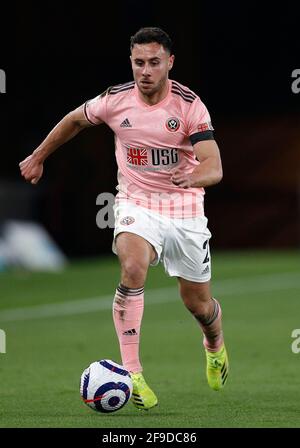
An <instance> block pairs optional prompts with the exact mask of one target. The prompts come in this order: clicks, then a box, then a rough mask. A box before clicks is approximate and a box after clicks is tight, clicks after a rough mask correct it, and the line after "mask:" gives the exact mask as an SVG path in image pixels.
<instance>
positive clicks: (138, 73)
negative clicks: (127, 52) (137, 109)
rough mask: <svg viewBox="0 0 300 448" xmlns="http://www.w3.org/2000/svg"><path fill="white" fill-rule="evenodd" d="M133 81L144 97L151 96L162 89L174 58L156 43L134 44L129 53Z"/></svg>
mask: <svg viewBox="0 0 300 448" xmlns="http://www.w3.org/2000/svg"><path fill="white" fill-rule="evenodd" d="M130 59H131V65H132V71H133V77H134V80H135V82H136V84H137V86H138V88H139V90H140V92H141V93H142V94H143V95H145V96H152V95H154V94H155V93H157V92H160V91H162V90H163V89H164V87H165V85H166V81H167V79H168V73H169V70H171V68H172V66H173V62H174V56H173V55H172V56H170V54H169V53H168V52H167V51H166V50H165V49H164V47H163V46H162V45H160V44H158V43H157V42H152V43H150V44H135V45H134V47H133V48H132V51H131V56H130Z"/></svg>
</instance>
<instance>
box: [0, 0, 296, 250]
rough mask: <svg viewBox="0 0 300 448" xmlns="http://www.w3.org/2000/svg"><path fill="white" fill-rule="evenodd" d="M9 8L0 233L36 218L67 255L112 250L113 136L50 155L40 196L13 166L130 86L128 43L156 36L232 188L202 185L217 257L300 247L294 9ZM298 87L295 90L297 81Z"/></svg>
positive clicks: (4, 17) (100, 131) (4, 30)
mask: <svg viewBox="0 0 300 448" xmlns="http://www.w3.org/2000/svg"><path fill="white" fill-rule="evenodd" d="M6 8H7V12H6V11H4V9H3V10H2V12H3V14H1V18H0V25H1V34H0V38H1V47H0V48H1V54H0V68H1V69H3V70H5V72H6V76H7V93H6V94H0V114H1V133H0V146H1V163H0V177H1V181H0V223H3V222H4V221H5V220H7V219H9V218H17V219H33V220H37V221H39V222H41V223H42V224H43V225H44V226H45V227H46V228H47V230H48V231H49V232H50V234H51V235H52V236H53V237H54V238H55V240H56V241H57V242H58V244H59V245H60V247H61V248H62V249H63V250H64V252H65V253H66V254H67V255H69V256H72V257H75V256H76V257H77V256H93V255H98V254H101V253H104V252H109V251H110V247H111V238H112V230H109V229H108V230H99V229H98V228H97V226H96V221H95V220H96V214H97V212H98V210H99V206H97V205H96V197H97V195H98V194H99V193H101V192H112V193H115V185H116V163H115V158H114V145H113V143H114V142H113V134H112V132H111V131H110V130H109V129H108V128H107V127H106V126H99V127H96V128H93V129H88V130H85V131H83V132H82V133H81V134H80V135H78V136H77V137H75V138H74V139H73V140H72V141H71V142H68V143H67V144H65V145H64V146H63V147H62V148H60V149H59V150H58V151H57V152H56V153H55V154H53V155H52V156H51V157H50V158H49V159H48V160H47V161H46V164H45V174H44V177H43V178H42V180H41V181H40V183H39V185H38V186H35V187H33V186H31V185H27V184H25V183H24V182H23V181H22V179H21V178H20V174H19V169H18V163H19V161H20V160H22V159H23V158H25V157H26V156H27V155H29V154H30V153H31V152H32V151H33V150H34V149H35V148H36V147H37V146H38V145H39V143H40V142H41V141H42V139H43V138H45V136H46V135H47V133H48V132H49V131H50V130H51V129H52V127H53V126H54V125H55V124H56V123H57V122H58V121H59V120H60V119H61V118H62V117H63V116H64V115H65V114H66V113H68V112H69V111H70V110H72V109H74V108H75V107H77V106H79V105H80V104H82V103H83V102H84V101H86V100H87V99H89V98H92V97H94V96H96V95H98V94H99V93H101V92H102V91H103V90H105V89H106V88H107V87H108V86H110V85H114V84H118V83H123V82H127V81H130V80H131V79H132V75H131V67H130V63H129V39H130V36H131V35H132V34H134V33H135V32H136V31H137V30H138V29H139V28H140V27H142V26H159V27H162V28H163V29H164V30H165V31H167V32H168V33H169V34H170V36H171V37H172V39H173V41H174V52H175V56H176V61H175V66H174V68H173V70H172V72H171V74H170V77H171V78H172V79H176V80H178V81H179V82H181V83H182V84H185V85H187V86H188V87H189V88H191V89H192V90H193V91H195V92H196V93H197V94H198V95H199V96H200V97H201V99H202V100H203V102H204V103H205V104H206V106H207V108H208V110H209V112H210V114H211V116H212V121H213V125H214V128H215V130H216V140H217V142H218V144H219V147H220V150H221V155H222V160H223V168H224V179H223V181H222V183H221V184H219V185H217V186H214V187H211V188H209V189H207V194H206V215H207V217H208V219H209V227H210V230H211V231H212V233H213V240H212V244H213V246H214V247H215V248H220V249H236V248H249V247H251V248H275V247H277V248H278V247H281V248H293V247H299V244H300V196H299V194H300V181H299V177H300V176H299V173H300V126H299V125H300V120H299V117H300V112H299V111H300V109H299V104H300V93H299V94H295V93H293V92H292V89H291V85H292V82H293V81H294V79H293V78H292V71H293V70H294V69H297V68H299V69H300V38H299V23H300V22H299V19H300V14H299V10H300V8H299V6H298V5H297V3H296V2H295V3H292V2H290V3H289V2H284V3H281V4H278V5H274V4H272V3H264V2H255V1H252V2H237V1H234V2H203V1H200V0H199V1H193V2H191V1H185V2H181V3H173V2H163V1H161V2H145V3H144V2H141V1H139V2H138V1H120V2H119V1H114V0H112V1H111V2H106V3H103V2H100V1H99V2H80V3H78V4H68V3H65V2H60V3H55V2H47V3H37V2H30V1H27V2H24V3H21V2H19V3H18V2H15V3H12V4H11V5H10V6H9V8H8V7H6ZM299 85H300V84H299Z"/></svg>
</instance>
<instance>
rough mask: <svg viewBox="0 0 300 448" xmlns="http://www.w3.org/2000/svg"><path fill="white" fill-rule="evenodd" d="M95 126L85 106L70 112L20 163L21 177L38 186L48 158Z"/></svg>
mask: <svg viewBox="0 0 300 448" xmlns="http://www.w3.org/2000/svg"><path fill="white" fill-rule="evenodd" d="M90 126H93V124H92V123H91V122H90V121H88V120H87V118H86V115H85V113H84V105H82V106H79V107H78V108H77V109H75V110H73V111H71V112H69V113H68V114H67V115H66V116H65V117H64V118H63V119H62V120H61V121H60V122H59V123H58V124H57V125H56V126H55V127H54V128H53V129H52V131H51V132H50V133H49V134H48V135H47V137H46V138H45V140H43V142H42V143H41V144H40V145H39V146H38V147H37V148H36V149H35V150H34V151H33V153H32V154H31V155H30V156H28V157H26V159H25V160H23V161H22V162H20V163H19V166H20V170H21V175H22V176H23V177H24V178H25V180H26V181H28V182H31V183H32V184H36V183H37V182H38V181H39V180H40V178H41V177H42V174H43V164H44V161H45V160H46V159H47V157H48V156H49V155H50V154H51V153H52V152H54V151H55V150H56V149H57V148H59V147H60V146H61V145H63V144H64V143H66V142H67V141H69V140H71V139H72V138H73V137H75V135H77V134H78V133H79V132H80V131H81V130H82V129H84V128H87V127H90Z"/></svg>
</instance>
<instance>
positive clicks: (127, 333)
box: [123, 328, 137, 336]
mask: <svg viewBox="0 0 300 448" xmlns="http://www.w3.org/2000/svg"><path fill="white" fill-rule="evenodd" d="M123 334H124V335H125V336H136V335H137V332H136V331H135V329H134V328H132V329H131V330H127V331H124V333H123Z"/></svg>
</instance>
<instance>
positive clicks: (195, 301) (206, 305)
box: [181, 289, 211, 318]
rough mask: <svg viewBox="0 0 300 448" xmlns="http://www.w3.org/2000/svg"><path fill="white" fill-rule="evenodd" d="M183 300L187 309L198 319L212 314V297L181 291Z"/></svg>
mask: <svg viewBox="0 0 300 448" xmlns="http://www.w3.org/2000/svg"><path fill="white" fill-rule="evenodd" d="M181 298H182V300H183V303H184V305H185V306H186V308H187V309H188V310H189V311H190V312H191V313H192V314H193V315H194V316H195V317H197V318H199V317H200V318H205V317H206V316H207V315H208V314H209V313H210V308H211V304H210V297H207V294H204V293H202V292H197V293H195V292H194V291H193V292H191V291H188V290H186V289H184V290H181Z"/></svg>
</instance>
